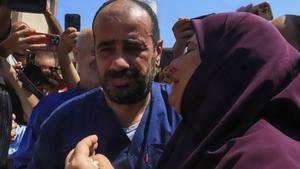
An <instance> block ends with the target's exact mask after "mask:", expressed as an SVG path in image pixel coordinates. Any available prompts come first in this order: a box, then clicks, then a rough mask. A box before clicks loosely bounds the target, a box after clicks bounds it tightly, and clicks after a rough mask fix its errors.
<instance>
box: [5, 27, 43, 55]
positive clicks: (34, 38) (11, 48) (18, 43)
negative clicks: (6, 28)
mask: <svg viewBox="0 0 300 169" xmlns="http://www.w3.org/2000/svg"><path fill="white" fill-rule="evenodd" d="M35 33H36V31H35V30H34V29H32V28H27V27H26V26H25V25H21V26H19V27H18V28H17V29H16V32H13V33H12V34H11V35H10V36H9V37H8V38H7V39H6V40H4V41H3V42H2V43H1V44H0V45H1V47H2V50H1V51H5V53H4V54H2V56H8V55H9V54H11V53H19V54H28V53H29V52H31V51H36V50H43V49H46V44H43V43H39V42H41V41H45V39H46V36H45V35H41V34H39V35H37V34H35Z"/></svg>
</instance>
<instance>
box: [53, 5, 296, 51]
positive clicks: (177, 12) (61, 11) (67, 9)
mask: <svg viewBox="0 0 300 169" xmlns="http://www.w3.org/2000/svg"><path fill="white" fill-rule="evenodd" d="M103 2H105V0H75V1H74V0H58V19H59V21H60V23H61V24H62V26H63V25H64V15H65V14H66V13H77V14H80V15H81V28H85V27H89V26H91V24H92V20H93V17H94V14H95V12H96V11H97V9H98V8H99V7H100V5H101V4H102V3H103ZM261 2H263V1H262V0H157V5H158V19H159V24H160V29H161V37H162V39H163V40H164V47H171V46H172V45H173V43H174V37H173V33H172V26H173V24H174V23H175V21H176V20H177V18H179V17H188V18H192V17H196V16H201V15H205V14H209V13H218V12H230V11H235V10H236V9H237V8H239V7H240V6H245V5H247V4H250V3H253V4H258V3H261ZM268 2H269V3H270V4H271V7H272V12H273V15H274V17H277V16H280V15H284V14H296V15H300V1H299V0H285V1H283V0H269V1H268ZM63 27H64V26H63Z"/></svg>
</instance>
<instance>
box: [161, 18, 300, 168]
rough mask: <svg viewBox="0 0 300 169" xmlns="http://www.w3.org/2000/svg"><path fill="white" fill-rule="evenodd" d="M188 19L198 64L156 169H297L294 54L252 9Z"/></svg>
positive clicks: (299, 61) (299, 87) (298, 84)
mask: <svg viewBox="0 0 300 169" xmlns="http://www.w3.org/2000/svg"><path fill="white" fill-rule="evenodd" d="M192 23H193V25H194V29H195V32H196V35H197V39H198V42H199V48H200V56H201V59H202V63H201V64H200V65H199V67H198V68H197V69H196V71H195V73H194V74H193V76H192V77H191V79H190V81H189V83H188V85H187V87H186V89H185V91H184V94H183V101H182V106H181V107H182V111H181V112H182V116H183V121H182V123H181V124H180V125H179V127H178V128H177V130H176V132H175V134H174V136H173V138H172V139H171V141H170V144H169V145H168V146H167V148H166V150H165V152H164V154H163V156H162V157H161V159H160V162H159V164H158V166H157V168H160V169H162V168H165V169H171V168H172V169H174V168H187V169H192V168H203V169H211V168H218V169H225V168H226V169H229V168H230V169H231V168H239V169H248V168H249V169H250V168H251V169H253V168H272V169H274V168H275V169H276V168H278V169H279V168H280V169H283V168H284V169H290V168H291V169H292V168H300V143H299V140H300V137H299V136H300V111H299V106H300V77H298V72H299V70H300V54H299V53H298V52H297V51H296V50H295V49H294V48H293V47H291V46H290V45H289V44H288V42H287V41H286V40H285V39H284V38H283V37H282V36H281V35H280V33H279V32H278V31H277V29H276V28H275V27H273V25H272V24H270V23H269V22H267V21H265V20H264V19H262V18H260V17H257V16H255V15H252V14H248V13H225V14H214V15H209V16H206V17H204V18H195V19H193V20H192Z"/></svg>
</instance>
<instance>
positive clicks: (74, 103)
mask: <svg viewBox="0 0 300 169" xmlns="http://www.w3.org/2000/svg"><path fill="white" fill-rule="evenodd" d="M93 31H94V42H95V52H96V61H97V66H98V74H99V79H100V83H101V86H102V87H103V92H102V91H101V90H100V89H96V90H92V91H89V92H87V93H84V94H82V95H80V96H78V97H76V98H74V99H72V100H70V101H68V102H67V103H64V104H63V105H61V106H60V107H59V108H58V109H56V110H55V111H54V112H53V113H52V115H51V116H50V117H49V119H48V120H47V121H46V123H45V124H44V125H43V126H42V130H41V135H40V138H39V140H38V141H37V144H36V146H35V152H34V156H33V159H32V161H31V163H30V165H29V168H43V169H48V168H49V169H50V168H64V162H65V161H64V160H65V158H66V156H67V153H68V152H69V151H70V150H71V149H72V148H73V147H74V146H75V145H76V144H77V142H78V141H80V140H81V139H82V138H84V137H86V136H88V135H91V134H96V135H98V137H99V139H98V145H99V146H98V148H97V150H96V153H101V154H104V155H106V156H107V157H108V158H109V160H110V161H112V163H113V165H114V166H115V168H153V167H154V166H155V165H156V163H157V161H158V159H159V157H160V155H161V154H162V152H163V149H164V145H165V144H166V143H167V142H168V141H169V139H170V137H171V135H172V133H173V132H174V130H175V128H176V126H177V124H178V122H179V121H180V117H179V116H178V115H177V114H176V112H175V111H174V109H173V108H171V107H170V105H169V103H168V94H169V92H170V87H169V86H167V85H162V84H158V83H154V82H153V78H154V68H155V65H156V64H158V60H159V58H160V55H161V52H162V40H160V37H159V28H158V22H157V18H156V15H155V14H154V12H153V11H152V10H151V8H150V7H149V6H148V5H146V4H145V3H143V2H139V1H133V0H116V1H108V2H106V3H105V4H104V5H103V6H102V7H100V9H99V10H98V12H97V13H96V15H95V18H94V21H93ZM95 146H96V145H95ZM66 163H68V162H66Z"/></svg>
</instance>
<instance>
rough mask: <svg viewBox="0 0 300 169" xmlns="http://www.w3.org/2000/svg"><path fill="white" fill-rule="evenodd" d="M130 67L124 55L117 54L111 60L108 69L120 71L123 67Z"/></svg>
mask: <svg viewBox="0 0 300 169" xmlns="http://www.w3.org/2000/svg"><path fill="white" fill-rule="evenodd" d="M129 67H130V64H129V63H128V60H127V59H126V58H125V57H124V55H118V56H117V57H115V59H114V60H113V62H112V64H111V66H110V69H111V70H114V71H121V70H124V69H128V68H129Z"/></svg>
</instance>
